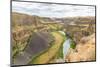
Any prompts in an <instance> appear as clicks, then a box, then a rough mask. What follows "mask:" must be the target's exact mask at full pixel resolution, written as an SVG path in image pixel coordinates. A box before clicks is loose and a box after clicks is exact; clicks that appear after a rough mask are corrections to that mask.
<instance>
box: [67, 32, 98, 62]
mask: <svg viewBox="0 0 100 67" xmlns="http://www.w3.org/2000/svg"><path fill="white" fill-rule="evenodd" d="M95 47H96V46H95V34H92V35H90V36H88V37H83V38H82V39H81V40H80V42H79V44H77V46H76V48H75V49H70V50H69V54H68V55H67V56H66V62H79V61H95V60H96V56H95V55H96V54H95Z"/></svg>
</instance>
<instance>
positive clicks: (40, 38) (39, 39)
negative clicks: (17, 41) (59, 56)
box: [14, 32, 51, 65]
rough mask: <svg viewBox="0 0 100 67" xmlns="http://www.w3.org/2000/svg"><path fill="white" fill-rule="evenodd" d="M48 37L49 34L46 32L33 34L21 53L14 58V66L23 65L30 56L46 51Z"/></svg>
mask: <svg viewBox="0 0 100 67" xmlns="http://www.w3.org/2000/svg"><path fill="white" fill-rule="evenodd" d="M50 37H51V36H50V34H48V33H46V32H37V33H34V34H33V35H32V38H31V40H30V43H29V44H28V45H27V47H26V48H25V50H24V51H23V53H22V54H18V55H17V56H16V58H15V62H14V64H16V65H25V64H27V63H28V62H29V61H30V60H31V58H32V56H35V55H37V54H39V53H40V52H42V51H44V50H46V49H48V47H49V46H50V45H49V41H50Z"/></svg>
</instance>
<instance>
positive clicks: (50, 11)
mask: <svg viewBox="0 0 100 67" xmlns="http://www.w3.org/2000/svg"><path fill="white" fill-rule="evenodd" d="M12 11H13V12H19V13H25V14H29V15H37V16H43V17H57V18H61V17H73V16H95V7H94V6H79V5H61V4H47V3H34V2H17V1H16V2H15V1H13V2H12Z"/></svg>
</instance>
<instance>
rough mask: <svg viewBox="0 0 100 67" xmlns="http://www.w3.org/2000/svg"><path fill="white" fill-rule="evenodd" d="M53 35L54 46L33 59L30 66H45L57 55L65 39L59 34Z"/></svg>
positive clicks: (53, 33)
mask: <svg viewBox="0 0 100 67" xmlns="http://www.w3.org/2000/svg"><path fill="white" fill-rule="evenodd" d="M52 35H53V36H54V37H55V42H53V45H52V46H51V47H50V48H49V49H48V50H46V52H44V53H41V55H39V56H37V57H35V58H33V59H32V60H31V61H30V62H29V64H45V63H48V62H49V61H50V60H51V59H52V58H53V57H54V56H55V55H56V53H57V52H58V51H59V49H60V47H61V45H62V42H63V40H64V38H63V37H62V35H61V34H60V33H59V32H52ZM60 55H61V54H60ZM62 56H63V55H62Z"/></svg>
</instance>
